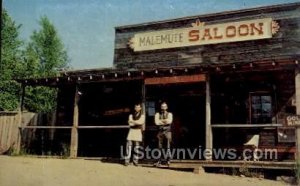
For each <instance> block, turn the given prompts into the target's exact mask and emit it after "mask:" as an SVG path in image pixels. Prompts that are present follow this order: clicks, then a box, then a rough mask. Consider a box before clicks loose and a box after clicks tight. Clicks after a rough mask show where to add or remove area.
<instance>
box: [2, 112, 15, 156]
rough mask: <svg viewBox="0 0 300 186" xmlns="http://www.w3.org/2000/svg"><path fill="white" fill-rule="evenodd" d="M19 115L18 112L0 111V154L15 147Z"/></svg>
mask: <svg viewBox="0 0 300 186" xmlns="http://www.w3.org/2000/svg"><path fill="white" fill-rule="evenodd" d="M19 116H20V115H19V114H18V112H0V154H2V153H4V152H6V151H7V150H9V149H11V148H15V147H16V145H17V139H18V122H19V121H20V119H19Z"/></svg>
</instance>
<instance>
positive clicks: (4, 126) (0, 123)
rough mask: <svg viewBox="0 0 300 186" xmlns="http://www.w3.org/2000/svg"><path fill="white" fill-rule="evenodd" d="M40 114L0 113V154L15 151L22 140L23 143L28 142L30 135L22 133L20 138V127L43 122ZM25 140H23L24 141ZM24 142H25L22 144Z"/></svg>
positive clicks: (28, 132) (27, 132) (29, 133)
mask: <svg viewBox="0 0 300 186" xmlns="http://www.w3.org/2000/svg"><path fill="white" fill-rule="evenodd" d="M41 117H42V114H37V113H33V112H23V113H22V114H20V113H19V112H0V154H4V153H6V152H8V151H9V150H17V148H18V147H20V143H21V141H22V139H23V143H27V142H28V141H29V142H30V141H31V139H32V134H31V132H30V131H23V132H22V137H21V136H20V132H21V130H23V129H22V128H21V127H28V126H32V127H34V126H37V125H39V124H41V123H42V122H43V120H42V119H41ZM24 139H25V140H24ZM24 141H25V142H24Z"/></svg>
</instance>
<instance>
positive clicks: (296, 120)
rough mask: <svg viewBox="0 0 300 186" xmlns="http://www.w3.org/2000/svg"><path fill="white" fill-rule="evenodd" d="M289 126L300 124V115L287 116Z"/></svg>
mask: <svg viewBox="0 0 300 186" xmlns="http://www.w3.org/2000/svg"><path fill="white" fill-rule="evenodd" d="M286 124H287V126H291V127H292V126H300V116H299V115H289V116H287V117H286Z"/></svg>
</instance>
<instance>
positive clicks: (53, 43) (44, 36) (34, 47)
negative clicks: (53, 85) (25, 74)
mask: <svg viewBox="0 0 300 186" xmlns="http://www.w3.org/2000/svg"><path fill="white" fill-rule="evenodd" d="M39 24H40V26H41V29H40V30H39V31H34V32H33V34H32V36H31V41H30V43H29V44H28V46H27V48H26V60H27V62H29V64H28V65H29V67H32V66H34V67H35V68H34V69H32V68H27V70H29V71H32V72H33V73H36V74H37V75H39V76H40V77H45V76H55V75H57V73H58V70H59V69H62V68H66V67H67V62H68V56H67V52H66V50H65V49H64V45H63V43H62V42H61V39H60V38H59V36H58V34H57V31H56V29H55V27H54V25H53V24H52V23H51V22H50V21H49V19H48V18H47V17H42V18H41V20H40V22H39ZM36 64H38V65H36Z"/></svg>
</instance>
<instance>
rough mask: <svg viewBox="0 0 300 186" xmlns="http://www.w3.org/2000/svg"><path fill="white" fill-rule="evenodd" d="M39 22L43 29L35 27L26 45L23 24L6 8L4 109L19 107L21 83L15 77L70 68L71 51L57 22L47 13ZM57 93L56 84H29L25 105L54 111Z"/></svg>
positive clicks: (1, 76)
mask: <svg viewBox="0 0 300 186" xmlns="http://www.w3.org/2000/svg"><path fill="white" fill-rule="evenodd" d="M39 25H40V27H41V28H40V30H38V31H34V32H33V34H32V36H31V38H30V42H29V43H28V44H27V45H26V46H25V47H23V46H24V45H23V42H22V41H21V40H20V39H19V29H20V27H21V25H16V23H15V22H14V21H13V20H12V18H11V17H10V16H9V15H8V13H7V11H6V10H3V11H2V23H1V63H0V110H16V109H17V108H18V105H19V100H20V99H19V98H20V89H21V87H20V85H19V84H18V83H17V82H16V81H14V79H16V78H40V77H49V76H56V75H58V72H59V70H60V69H62V68H67V65H68V56H67V52H66V50H65V49H64V45H63V43H62V41H61V39H60V38H59V36H58V33H57V30H56V29H55V27H54V25H53V24H52V23H51V22H50V21H49V19H48V18H47V17H41V19H40V21H39ZM22 47H23V50H22V49H21V48H22ZM56 93H57V92H56V90H54V89H53V88H47V87H27V88H26V94H25V102H24V104H25V105H24V106H25V109H27V110H29V111H33V112H49V111H51V110H52V109H53V108H55V103H56V101H55V99H56Z"/></svg>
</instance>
